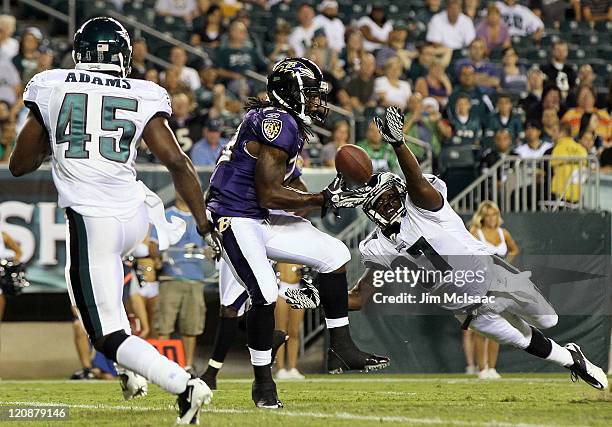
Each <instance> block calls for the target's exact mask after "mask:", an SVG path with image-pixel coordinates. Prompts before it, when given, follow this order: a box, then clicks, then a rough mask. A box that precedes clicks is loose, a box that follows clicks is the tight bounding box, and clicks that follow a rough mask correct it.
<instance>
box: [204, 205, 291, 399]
mask: <svg viewBox="0 0 612 427" xmlns="http://www.w3.org/2000/svg"><path fill="white" fill-rule="evenodd" d="M213 220H214V223H215V227H216V228H217V230H218V231H219V232H220V233H221V242H222V245H223V258H224V259H225V261H226V262H227V264H228V267H229V268H230V270H231V271H232V273H233V275H234V277H235V278H236V279H237V280H238V281H239V282H240V284H241V285H242V286H244V287H245V288H246V289H247V290H248V293H249V297H250V299H251V309H250V310H249V311H248V313H247V342H248V346H249V353H250V354H251V364H252V365H253V372H254V374H255V381H254V382H253V389H252V397H253V401H254V402H255V405H257V407H259V408H266V409H276V408H280V407H282V403H281V402H280V401H279V400H278V397H277V394H276V384H275V383H274V380H273V379H272V369H271V363H272V343H273V334H274V306H275V305H276V298H277V297H278V286H277V284H276V274H275V273H274V270H273V269H272V266H271V265H270V263H269V262H268V258H267V256H266V247H265V241H266V240H267V230H266V227H265V226H264V224H263V223H264V221H263V220H256V219H251V218H239V217H234V218H216V217H215V216H213Z"/></svg>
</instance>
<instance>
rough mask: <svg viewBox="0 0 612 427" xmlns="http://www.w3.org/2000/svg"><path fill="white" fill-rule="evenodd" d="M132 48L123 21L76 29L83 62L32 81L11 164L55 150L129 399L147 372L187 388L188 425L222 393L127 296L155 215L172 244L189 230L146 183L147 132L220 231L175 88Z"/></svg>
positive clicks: (82, 286)
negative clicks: (197, 375)
mask: <svg viewBox="0 0 612 427" xmlns="http://www.w3.org/2000/svg"><path fill="white" fill-rule="evenodd" d="M131 54H132V47H131V44H130V38H129V35H128V33H127V31H126V30H125V28H123V26H122V25H121V24H120V23H119V22H117V21H115V20H114V19H111V18H105V17H100V18H93V19H91V20H89V21H87V22H86V23H85V24H83V26H82V27H81V28H80V29H79V30H78V31H77V33H76V34H75V36H74V49H73V58H74V61H75V64H76V66H75V69H73V70H49V71H44V72H42V73H40V74H37V75H35V76H34V77H33V78H32V80H30V82H29V83H28V85H27V86H26V89H25V92H24V96H23V99H24V103H25V105H26V106H27V107H28V108H29V109H30V112H29V113H28V117H27V119H26V123H25V125H24V127H23V129H22V131H21V132H20V133H19V135H18V137H17V141H16V146H15V150H14V151H13V154H12V156H11V159H10V165H9V168H10V170H11V172H12V174H13V175H14V176H21V175H24V174H27V173H30V172H33V171H35V170H36V169H38V167H39V166H40V165H41V163H42V162H43V161H44V160H45V159H46V158H47V157H48V156H49V155H51V165H52V174H53V181H54V183H55V186H56V188H57V191H58V194H59V206H60V207H62V208H64V209H65V211H66V217H67V235H66V258H67V260H66V282H67V284H68V291H69V294H70V299H71V301H72V304H73V305H75V306H77V307H78V309H79V314H80V317H81V320H82V322H83V325H84V326H85V329H86V330H87V333H88V335H89V339H90V340H91V342H92V344H93V345H94V347H95V348H96V350H97V351H99V352H101V353H102V354H104V355H105V356H106V357H108V358H109V359H111V360H113V361H115V362H117V363H118V364H119V365H120V366H122V367H124V368H126V369H127V371H125V375H122V376H121V378H122V388H124V397H126V398H131V397H135V396H138V395H143V394H145V393H146V388H145V387H146V381H144V379H143V378H142V377H140V376H143V377H145V378H147V379H148V380H150V381H151V382H153V383H155V384H157V385H159V386H160V387H162V388H163V389H164V390H167V391H169V392H170V393H173V394H176V395H178V407H179V418H178V419H177V422H178V423H180V424H185V423H190V422H196V421H198V416H199V412H200V408H201V406H202V404H204V403H209V402H210V400H211V397H212V392H211V391H210V389H209V388H208V386H207V385H206V384H205V383H204V382H203V381H201V380H200V379H191V376H190V375H189V374H188V373H187V372H186V371H185V370H184V369H182V368H181V367H180V366H179V365H177V364H176V363H174V362H172V361H170V360H168V359H167V358H166V357H164V356H162V355H160V354H159V353H158V352H157V350H156V349H155V348H154V347H153V346H151V345H150V344H149V343H147V342H146V341H144V340H142V339H140V338H139V337H136V336H133V335H130V326H129V322H128V319H127V316H126V313H125V310H124V309H123V305H122V301H121V296H122V290H123V286H122V285H123V269H122V263H121V257H122V256H123V255H126V254H128V253H130V252H131V251H132V250H133V249H134V248H135V247H136V246H137V245H138V244H139V243H140V242H141V241H142V240H143V239H144V237H145V235H146V234H147V231H148V229H149V223H153V224H155V227H156V229H157V231H158V234H159V233H160V232H161V237H162V239H160V243H161V244H162V245H164V244H165V245H166V246H167V245H168V244H169V243H171V242H173V241H176V240H178V238H180V235H181V234H182V233H183V231H184V223H183V224H181V223H177V222H175V223H167V222H166V221H165V218H164V216H163V204H162V202H161V200H160V199H159V197H157V196H156V195H155V194H154V193H152V192H151V191H150V190H149V189H148V188H146V186H145V185H144V184H143V183H142V182H140V181H136V170H135V168H134V159H135V157H136V149H137V145H138V142H139V141H140V138H141V137H142V138H143V139H144V140H145V141H146V143H147V146H148V147H149V149H150V150H151V151H152V152H153V153H154V154H155V156H156V157H157V158H158V159H159V160H160V161H161V162H162V163H163V164H164V165H165V166H166V167H167V168H168V170H169V172H170V174H171V176H172V180H173V181H174V185H175V187H176V190H177V191H178V192H179V194H180V195H181V196H182V197H183V199H184V200H185V201H186V202H187V204H188V205H189V208H190V210H191V212H192V213H193V215H194V218H195V219H196V221H197V225H198V230H199V232H200V233H201V234H202V235H204V236H207V237H208V240H210V235H209V234H207V233H208V231H209V230H210V226H209V223H208V220H207V217H206V213H205V212H206V211H205V203H204V197H203V194H202V189H201V187H200V184H199V182H198V178H197V174H196V172H195V170H194V168H193V165H192V163H191V161H190V160H189V158H188V157H187V156H186V155H185V153H183V151H182V150H181V149H180V147H179V145H178V143H177V141H176V139H175V137H174V135H173V134H172V132H171V130H170V128H169V127H168V122H167V119H168V117H169V116H170V114H171V108H170V102H169V99H168V94H167V93H166V91H165V90H164V89H163V88H161V87H160V86H158V85H156V84H154V83H152V82H149V81H145V80H135V79H130V78H128V77H127V76H128V75H129V72H130V60H131ZM181 226H182V227H181ZM162 241H163V243H162ZM134 373H136V374H134Z"/></svg>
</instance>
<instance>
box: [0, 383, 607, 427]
mask: <svg viewBox="0 0 612 427" xmlns="http://www.w3.org/2000/svg"><path fill="white" fill-rule="evenodd" d="M279 394H280V397H281V399H282V400H283V402H284V403H285V408H284V409H282V410H278V411H264V410H257V409H255V408H254V406H253V404H252V402H251V399H250V381H249V380H247V379H225V380H223V379H221V380H220V381H219V390H217V391H216V392H215V395H214V398H213V403H212V404H211V405H210V406H209V407H206V409H205V411H204V412H203V414H202V417H201V423H200V424H201V425H204V426H213V427H217V426H241V427H242V426H260V427H269V426H303V425H304V426H306V425H307V426H326V427H327V426H351V427H353V426H373V425H455V426H457V425H458V426H468V425H481V426H483V425H487V426H489V425H493V426H510V425H523V426H527V425H529V426H532V425H534V426H535V425H538V426H560V425H567V426H570V425H571V426H573V427H574V426H592V425H599V426H611V425H612V394H610V392H608V391H606V392H598V391H597V390H594V389H592V388H590V387H588V386H587V385H585V384H584V383H578V384H574V383H572V382H571V381H570V379H569V374H567V375H520V376H517V375H505V376H504V379H502V380H500V381H479V380H477V379H474V378H468V377H466V376H458V375H456V376H451V375H448V376H443V377H441V376H406V375H401V376H400V375H398V376H382V375H350V376H348V375H345V376H314V377H313V376H311V377H309V379H308V380H306V381H302V382H296V381H293V382H281V383H279ZM21 402H23V403H21ZM49 403H57V404H65V405H68V407H69V411H70V420H69V421H61V422H46V423H34V422H25V423H19V422H15V421H11V422H6V421H0V425H8V426H18V425H24V426H34V425H51V426H59V425H62V426H63V425H71V426H76V425H79V426H80V425H83V426H99V425H100V426H101V425H104V426H114V425H117V426H119V425H133V426H164V425H167V426H170V425H173V422H174V419H175V411H174V409H173V407H172V405H173V398H172V396H170V395H168V394H166V393H164V392H163V391H161V390H160V389H159V388H157V387H155V386H150V389H149V395H148V396H146V397H145V398H141V399H138V400H135V401H130V402H125V401H123V400H122V397H121V392H120V390H119V385H118V383H116V382H114V381H111V382H99V381H96V382H83V381H81V382H79V381H76V382H70V381H0V406H4V407H6V406H13V407H14V406H15V405H20V404H23V405H25V404H30V405H36V404H38V405H40V404H49ZM3 412H4V411H3Z"/></svg>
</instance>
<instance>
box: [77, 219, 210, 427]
mask: <svg viewBox="0 0 612 427" xmlns="http://www.w3.org/2000/svg"><path fill="white" fill-rule="evenodd" d="M66 216H67V218H68V230H69V231H68V239H67V243H66V244H67V251H68V252H69V254H70V256H69V258H70V264H69V265H67V268H66V270H67V273H68V274H67V282H68V285H69V288H70V291H71V297H72V298H73V299H74V302H75V303H76V304H75V305H76V306H77V308H78V309H79V314H80V316H81V320H82V322H83V325H84V326H85V330H86V331H87V334H88V335H89V337H90V340H91V341H92V342H93V343H94V347H95V348H96V350H98V351H99V352H101V353H102V354H104V355H105V356H106V357H108V358H109V359H111V360H113V361H115V362H117V363H118V364H120V365H122V366H124V367H126V368H127V369H130V370H131V371H133V372H136V373H137V374H139V375H142V376H144V377H145V378H147V379H149V380H150V381H151V382H153V383H155V384H157V385H159V386H160V387H162V388H163V389H164V390H167V391H169V392H171V393H173V394H177V395H181V394H182V393H184V392H189V391H191V393H192V394H193V393H195V394H197V395H199V396H200V398H201V400H202V401H206V400H209V399H210V397H211V395H212V394H211V393H210V390H208V387H206V385H205V384H204V383H203V382H202V383H201V384H190V382H191V381H190V377H189V374H187V372H186V371H185V370H184V369H182V368H181V367H180V366H179V365H177V364H176V363H174V362H172V361H170V360H168V359H167V358H166V357H164V356H162V355H160V354H159V353H158V352H157V350H156V349H155V348H154V347H153V346H152V345H150V344H149V343H147V342H146V341H144V340H142V339H140V338H139V337H136V336H131V335H128V334H129V333H130V330H129V328H128V329H127V330H126V327H127V325H128V324H127V323H126V315H125V310H124V308H123V304H122V291H123V267H122V264H121V255H122V253H123V252H124V251H125V250H126V248H131V247H133V246H134V245H135V243H136V242H138V241H140V240H142V238H143V237H144V234H145V232H146V228H147V225H148V222H147V221H146V216H141V215H137V216H136V217H135V218H134V219H133V220H131V221H127V222H120V221H118V220H116V219H114V218H90V217H83V216H81V215H79V214H78V213H76V212H75V211H73V210H72V209H67V210H66ZM132 242H133V243H132ZM188 388H189V389H190V390H188ZM200 405H201V402H200ZM200 405H198V406H197V409H198V410H199V406H200ZM194 410H195V408H194ZM193 415H195V412H194V414H192V415H191V416H190V417H189V420H187V421H191V418H192V417H193ZM181 421H184V420H181Z"/></svg>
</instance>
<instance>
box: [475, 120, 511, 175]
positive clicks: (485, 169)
mask: <svg viewBox="0 0 612 427" xmlns="http://www.w3.org/2000/svg"><path fill="white" fill-rule="evenodd" d="M511 147H512V137H511V136H510V132H508V130H507V129H500V130H498V131H497V133H496V134H495V146H494V147H492V148H487V149H485V150H484V151H483V152H482V157H481V160H480V171H481V173H482V174H483V175H484V174H488V173H489V170H490V169H491V167H493V165H494V164H495V163H497V162H498V161H499V160H501V159H502V158H504V157H505V156H508V155H510V154H511V150H510V149H511ZM497 178H498V186H501V184H502V183H503V182H504V181H505V180H506V174H505V171H503V170H499V171H498V176H497Z"/></svg>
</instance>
